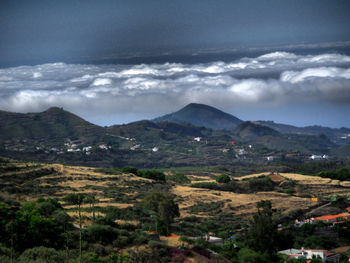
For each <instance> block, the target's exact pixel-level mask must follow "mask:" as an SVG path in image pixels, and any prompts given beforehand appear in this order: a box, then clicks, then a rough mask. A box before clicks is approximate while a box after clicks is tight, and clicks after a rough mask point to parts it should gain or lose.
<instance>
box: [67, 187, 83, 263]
mask: <svg viewBox="0 0 350 263" xmlns="http://www.w3.org/2000/svg"><path fill="white" fill-rule="evenodd" d="M84 198H85V195H84V194H82V193H78V194H69V195H67V196H65V197H64V198H63V200H64V201H65V202H67V203H70V204H73V205H77V206H78V214H79V262H80V263H81V262H82V240H83V239H82V227H81V205H82V204H83V202H84Z"/></svg>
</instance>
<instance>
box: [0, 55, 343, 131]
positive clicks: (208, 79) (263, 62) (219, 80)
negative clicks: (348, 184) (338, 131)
mask: <svg viewBox="0 0 350 263" xmlns="http://www.w3.org/2000/svg"><path fill="white" fill-rule="evenodd" d="M349 66H350V57H349V56H345V55H340V54H321V55H303V56H301V55H296V54H293V53H287V52H275V53H269V54H266V55H263V56H260V57H256V58H242V59H240V60H237V61H233V62H232V63H224V62H212V63H207V64H180V63H165V64H141V65H131V66H126V65H98V66H95V65H73V64H64V63H54V64H44V65H37V66H22V67H16V68H6V69H0V109H1V110H7V111H15V112H33V111H42V110H45V109H47V108H49V107H51V106H60V107H63V108H65V109H67V110H69V111H72V112H74V113H77V114H79V115H81V116H83V117H84V118H86V119H87V120H90V121H92V122H95V123H98V124H102V125H104V124H115V123H122V122H128V121H133V120H136V119H143V118H150V117H155V116H159V115H162V114H164V113H169V112H172V111H175V110H177V109H179V108H181V107H183V106H184V105H186V104H188V103H190V102H197V103H204V104H209V105H212V106H216V107H218V108H220V109H222V110H225V111H228V112H231V113H233V114H235V115H237V116H238V117H240V116H239V114H241V115H244V114H243V113H244V111H246V112H248V111H249V112H251V113H252V114H251V115H249V116H248V117H251V118H252V119H258V118H261V117H262V116H261V115H259V114H256V115H254V114H253V112H254V111H256V112H262V110H264V109H265V110H266V109H268V108H269V109H276V108H280V109H282V110H281V111H282V112H283V111H285V112H291V110H292V109H293V105H294V106H295V105H304V107H305V109H307V107H310V109H311V111H313V112H315V107H319V108H322V107H321V106H322V105H327V107H328V108H329V107H330V108H332V107H333V109H336V108H337V107H341V108H344V107H345V109H346V107H347V106H349V105H350V68H349ZM287 108H288V110H287ZM316 112H317V111H316ZM237 113H238V114H237ZM344 115H345V113H344ZM276 116H277V115H276ZM254 117H255V118H254ZM302 117H303V116H300V118H302ZM336 118H337V120H338V123H339V124H338V125H346V123H344V122H346V121H347V119H346V117H344V118H343V116H336ZM265 119H274V116H266V118H265ZM275 119H277V120H280V116H279V117H278V118H277V117H276V118H275ZM284 122H286V123H288V120H286V121H284ZM300 123H302V122H300ZM347 126H349V125H347Z"/></svg>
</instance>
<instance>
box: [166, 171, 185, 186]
mask: <svg viewBox="0 0 350 263" xmlns="http://www.w3.org/2000/svg"><path fill="white" fill-rule="evenodd" d="M168 179H169V180H171V181H174V182H177V183H180V184H186V183H190V182H191V180H190V179H188V177H187V176H186V175H184V174H183V173H176V174H174V175H173V176H169V177H168Z"/></svg>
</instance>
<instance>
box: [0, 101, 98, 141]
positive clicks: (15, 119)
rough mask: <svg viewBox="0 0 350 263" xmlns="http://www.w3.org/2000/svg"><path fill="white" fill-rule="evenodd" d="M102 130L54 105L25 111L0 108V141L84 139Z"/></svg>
mask: <svg viewBox="0 0 350 263" xmlns="http://www.w3.org/2000/svg"><path fill="white" fill-rule="evenodd" d="M103 133H104V131H103V128H102V127H99V126H97V125H94V124H91V123H89V122H87V121H85V120H83V119H82V118H80V117H78V116H77V115H75V114H73V113H70V112H68V111H65V110H63V109H62V108H58V107H52V108H49V109H48V110H46V111H43V112H39V113H27V114H23V113H12V112H5V111H0V140H14V139H19V140H21V139H27V140H38V139H39V140H60V141H62V140H65V139H67V138H71V139H74V140H77V139H81V140H83V141H86V140H89V139H93V138H96V137H98V136H101V135H102V134H103Z"/></svg>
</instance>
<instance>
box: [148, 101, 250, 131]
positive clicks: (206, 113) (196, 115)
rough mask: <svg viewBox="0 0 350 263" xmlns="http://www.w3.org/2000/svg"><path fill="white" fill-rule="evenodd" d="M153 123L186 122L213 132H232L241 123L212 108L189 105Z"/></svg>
mask: <svg viewBox="0 0 350 263" xmlns="http://www.w3.org/2000/svg"><path fill="white" fill-rule="evenodd" d="M153 121H154V122H162V121H167V122H176V123H183V122H187V123H190V124H192V125H195V126H199V127H206V128H210V129H214V130H221V129H224V130H233V129H234V128H236V127H237V125H239V124H241V123H242V122H243V121H242V120H240V119H238V118H236V117H235V116H233V115H231V114H228V113H225V112H223V111H221V110H218V109H216V108H214V107H211V106H208V105H204V104H197V103H191V104H188V105H187V106H185V107H184V108H182V109H181V110H179V111H177V112H174V113H170V114H167V115H164V116H162V117H159V118H156V119H154V120H153Z"/></svg>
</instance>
